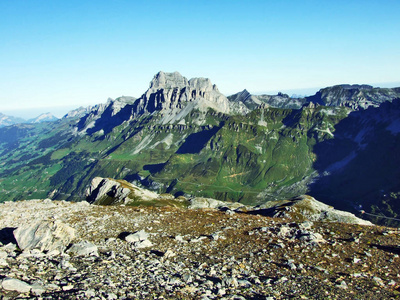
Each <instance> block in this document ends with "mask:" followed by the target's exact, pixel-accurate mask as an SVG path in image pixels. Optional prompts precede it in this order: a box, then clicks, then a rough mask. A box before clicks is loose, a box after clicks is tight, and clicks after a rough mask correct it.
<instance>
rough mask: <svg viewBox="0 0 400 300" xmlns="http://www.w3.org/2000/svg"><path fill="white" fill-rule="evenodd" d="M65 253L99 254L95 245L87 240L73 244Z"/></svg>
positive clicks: (76, 254) (78, 254) (80, 254)
mask: <svg viewBox="0 0 400 300" xmlns="http://www.w3.org/2000/svg"><path fill="white" fill-rule="evenodd" d="M67 253H68V254H70V255H74V256H91V255H93V256H99V253H98V249H97V246H96V245H94V244H92V243H91V242H88V241H81V242H79V243H77V244H73V245H72V247H71V248H69V249H68V251H67Z"/></svg>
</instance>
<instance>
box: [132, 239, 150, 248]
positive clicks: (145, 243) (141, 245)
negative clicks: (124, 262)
mask: <svg viewBox="0 0 400 300" xmlns="http://www.w3.org/2000/svg"><path fill="white" fill-rule="evenodd" d="M151 246H153V244H152V242H150V241H149V240H144V241H140V242H136V243H135V248H138V249H142V248H148V247H151Z"/></svg>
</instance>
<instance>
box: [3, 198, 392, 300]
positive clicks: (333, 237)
mask: <svg viewBox="0 0 400 300" xmlns="http://www.w3.org/2000/svg"><path fill="white" fill-rule="evenodd" d="M17 228H18V230H16V229H17ZM0 242H1V247H0V280H1V282H0V295H1V297H2V299H392V298H393V299H394V298H400V275H399V269H400V258H399V252H400V247H399V245H400V232H399V231H397V230H396V229H392V228H386V227H377V226H366V225H352V224H344V223H338V222H319V221H301V222H299V221H297V222H295V221H294V220H293V219H290V218H272V217H266V216H262V215H258V214H249V213H246V212H234V211H232V210H229V209H228V210H226V211H221V210H216V209H182V208H174V207H128V206H97V205H90V204H88V203H87V202H80V203H69V202H64V201H61V202H57V201H54V202H53V201H50V200H33V201H21V202H15V203H11V202H8V203H4V204H1V205H0Z"/></svg>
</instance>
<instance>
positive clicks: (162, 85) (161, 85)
mask: <svg viewBox="0 0 400 300" xmlns="http://www.w3.org/2000/svg"><path fill="white" fill-rule="evenodd" d="M187 85H188V80H187V79H186V78H185V77H183V76H182V75H181V74H180V73H179V72H173V73H164V72H163V71H160V72H158V73H157V74H156V75H154V77H153V79H152V80H151V82H150V89H152V90H157V89H168V88H174V87H179V88H183V87H185V86H187Z"/></svg>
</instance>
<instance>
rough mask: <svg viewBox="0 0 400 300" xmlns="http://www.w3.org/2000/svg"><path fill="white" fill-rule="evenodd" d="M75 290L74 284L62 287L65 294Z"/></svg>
mask: <svg viewBox="0 0 400 300" xmlns="http://www.w3.org/2000/svg"><path fill="white" fill-rule="evenodd" d="M73 288H74V286H73V285H72V284H68V285H65V286H63V287H62V290H63V291H64V292H66V291H70V290H72V289H73Z"/></svg>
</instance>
